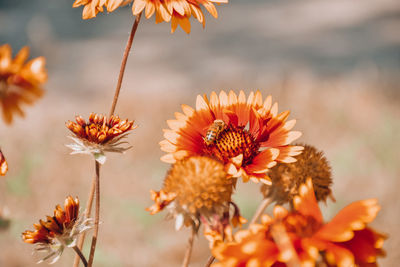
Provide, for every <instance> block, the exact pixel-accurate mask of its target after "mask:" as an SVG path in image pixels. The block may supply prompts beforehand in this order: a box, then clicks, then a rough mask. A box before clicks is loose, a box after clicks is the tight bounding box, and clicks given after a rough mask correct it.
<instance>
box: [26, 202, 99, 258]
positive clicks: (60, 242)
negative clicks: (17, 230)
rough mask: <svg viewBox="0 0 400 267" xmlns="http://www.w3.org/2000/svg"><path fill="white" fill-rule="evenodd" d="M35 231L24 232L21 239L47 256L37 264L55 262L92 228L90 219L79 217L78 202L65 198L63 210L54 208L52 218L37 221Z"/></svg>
mask: <svg viewBox="0 0 400 267" xmlns="http://www.w3.org/2000/svg"><path fill="white" fill-rule="evenodd" d="M33 226H34V227H35V231H29V230H27V231H25V232H23V233H22V239H23V241H24V242H26V243H29V244H35V245H36V248H35V250H36V251H38V252H44V253H46V254H47V255H46V256H45V257H44V258H43V259H42V260H40V261H39V262H42V261H46V260H49V261H50V263H54V262H56V261H57V260H58V259H59V258H60V256H61V254H62V252H63V251H64V248H65V247H73V246H75V244H76V240H77V238H78V236H79V234H81V233H82V232H85V231H87V230H89V229H91V228H92V226H93V222H92V219H87V218H85V217H84V216H79V200H78V198H75V199H73V198H72V197H71V196H69V197H67V198H66V199H65V202H64V209H63V208H61V206H60V205H57V206H56V209H55V210H54V216H47V220H46V221H43V220H39V223H38V224H34V225H33Z"/></svg>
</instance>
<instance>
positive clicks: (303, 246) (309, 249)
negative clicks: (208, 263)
mask: <svg viewBox="0 0 400 267" xmlns="http://www.w3.org/2000/svg"><path fill="white" fill-rule="evenodd" d="M294 208H295V209H294V211H292V212H289V211H287V210H286V209H285V208H283V207H282V206H278V205H277V206H275V208H274V217H275V218H270V217H268V216H267V215H264V217H263V218H262V224H261V225H258V224H254V225H252V226H250V229H249V230H243V231H239V232H237V233H236V234H235V242H229V243H222V242H220V243H218V244H217V245H216V247H215V248H214V249H213V254H214V256H215V257H216V258H217V259H218V260H219V261H220V262H219V263H216V264H214V265H213V266H215V267H219V266H228V267H229V266H253V265H254V266H281V265H282V264H283V263H287V262H289V261H291V260H293V259H294V258H296V259H298V260H299V261H300V262H301V264H302V265H304V266H314V264H315V263H316V262H317V261H318V262H324V263H325V264H327V266H342V267H347V266H375V264H376V260H377V257H378V256H383V255H384V251H383V250H382V245H383V241H384V239H385V238H386V237H385V235H383V234H380V233H377V232H375V231H374V230H373V229H371V228H369V227H367V224H368V223H370V222H371V221H373V220H374V218H375V217H376V215H377V213H378V211H379V209H380V207H379V205H378V204H377V200H376V199H368V200H362V201H357V202H354V203H352V204H350V205H348V206H347V207H345V208H344V209H342V210H341V211H340V212H339V213H338V214H337V215H336V216H335V217H334V218H333V219H332V220H331V221H330V222H329V223H324V222H323V219H322V214H321V211H320V209H319V207H318V203H317V201H316V199H315V195H314V189H313V187H312V182H311V179H308V180H307V183H306V184H303V185H302V186H301V187H300V188H299V196H296V197H295V198H294ZM277 226H278V227H280V226H283V228H282V230H283V231H284V233H285V234H286V235H287V236H288V237H289V241H290V243H291V246H288V247H287V248H286V249H282V247H283V246H279V245H278V243H280V242H277V240H276V239H277V236H276V235H274V233H273V231H274V230H275V229H276V227H277ZM278 238H279V236H278ZM278 241H279V240H278ZM282 243H284V242H282ZM290 248H293V249H292V250H291V249H290ZM368 264H370V265H368Z"/></svg>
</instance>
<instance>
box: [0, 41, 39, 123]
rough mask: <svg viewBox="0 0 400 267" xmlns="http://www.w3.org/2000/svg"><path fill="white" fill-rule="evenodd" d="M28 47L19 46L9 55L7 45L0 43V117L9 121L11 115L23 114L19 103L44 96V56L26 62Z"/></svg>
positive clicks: (10, 120)
mask: <svg viewBox="0 0 400 267" xmlns="http://www.w3.org/2000/svg"><path fill="white" fill-rule="evenodd" d="M28 55H29V48H28V47H24V48H22V49H21V50H20V51H19V53H18V54H17V56H16V57H15V58H14V59H13V58H12V51H11V47H10V46H9V45H8V44H5V45H2V46H0V106H1V107H2V110H3V118H4V121H5V122H6V123H7V124H11V123H12V121H13V116H14V114H18V115H19V116H21V117H23V116H24V115H25V114H24V112H23V111H22V109H21V105H22V104H33V103H34V102H35V101H36V100H38V99H39V98H40V97H41V96H42V95H43V89H42V88H41V85H42V84H43V83H44V82H45V81H46V80H47V72H46V69H45V68H44V65H45V59H44V58H43V57H38V58H35V59H33V60H30V61H28V62H25V61H26V60H27V58H28Z"/></svg>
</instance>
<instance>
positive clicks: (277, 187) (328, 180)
mask: <svg viewBox="0 0 400 267" xmlns="http://www.w3.org/2000/svg"><path fill="white" fill-rule="evenodd" d="M298 145H301V146H303V147H304V150H303V153H301V154H300V155H299V156H297V157H296V160H297V161H296V162H293V163H286V164H285V163H278V164H277V165H276V166H275V167H273V168H271V170H270V171H269V172H268V176H269V177H270V178H271V182H272V184H271V185H266V184H263V185H262V186H261V192H262V193H263V195H264V197H265V198H270V199H272V200H273V201H275V202H276V203H277V204H279V205H282V204H285V203H292V201H293V198H294V197H295V196H296V195H298V193H299V188H300V186H301V185H302V184H304V183H305V182H306V180H307V178H311V180H312V183H313V188H314V190H315V196H316V198H317V201H326V199H327V198H328V197H330V198H331V199H332V200H334V198H333V196H332V191H331V188H330V187H331V185H332V173H331V167H330V165H329V162H328V160H327V159H326V158H325V157H324V155H323V152H322V151H318V150H317V149H316V148H315V147H313V146H310V145H304V144H298Z"/></svg>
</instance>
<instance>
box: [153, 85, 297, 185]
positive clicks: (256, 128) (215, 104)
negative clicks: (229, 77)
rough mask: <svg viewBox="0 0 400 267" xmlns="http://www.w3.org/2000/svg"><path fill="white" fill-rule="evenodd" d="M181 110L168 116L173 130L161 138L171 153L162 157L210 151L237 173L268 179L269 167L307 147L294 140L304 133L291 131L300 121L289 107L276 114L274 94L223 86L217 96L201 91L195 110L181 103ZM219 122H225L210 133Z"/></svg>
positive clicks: (178, 157)
mask: <svg viewBox="0 0 400 267" xmlns="http://www.w3.org/2000/svg"><path fill="white" fill-rule="evenodd" d="M182 110H183V113H179V112H177V113H175V117H176V119H175V120H168V121H167V123H168V125H169V127H170V129H167V130H164V137H165V140H163V141H161V142H160V146H161V149H162V150H163V151H165V152H167V153H168V154H167V155H164V156H163V157H162V158H161V159H162V160H163V161H165V162H168V163H174V162H176V161H177V160H181V159H183V158H185V157H187V156H191V155H208V156H212V157H215V158H217V159H218V160H220V161H222V162H223V163H224V164H225V169H226V170H227V172H228V174H229V175H232V176H233V177H240V176H242V178H243V180H244V181H245V182H247V181H248V180H249V179H252V180H253V181H255V182H258V181H259V180H261V181H263V182H265V183H269V177H268V176H267V174H266V173H267V172H268V170H269V169H270V168H272V167H273V166H275V164H276V163H277V162H283V163H291V162H294V161H296V159H295V158H294V157H293V156H296V155H299V154H300V153H301V151H302V149H303V147H302V146H291V145H290V143H291V142H292V141H294V140H295V139H297V138H299V137H300V135H301V133H300V132H297V131H291V129H292V128H293V127H294V125H295V123H296V121H295V120H289V121H288V120H287V118H288V116H289V111H285V112H282V113H278V104H277V103H275V104H272V98H271V96H269V97H267V98H266V99H265V101H263V98H262V95H261V93H260V92H259V91H257V92H256V93H253V92H251V93H250V95H249V96H248V97H247V98H246V96H245V94H244V92H243V91H241V92H240V93H239V95H236V94H235V93H234V92H232V91H230V92H229V94H227V93H225V92H224V91H221V92H220V94H219V96H218V95H217V94H216V93H215V92H213V93H212V94H211V97H210V100H208V98H207V97H206V96H203V97H202V96H197V100H196V109H193V108H191V107H190V106H187V105H182ZM219 121H223V122H224V127H222V128H218V129H219V130H218V131H214V133H210V130H211V131H212V129H214V128H215V123H218V122H219ZM210 137H212V139H211V140H210Z"/></svg>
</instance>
